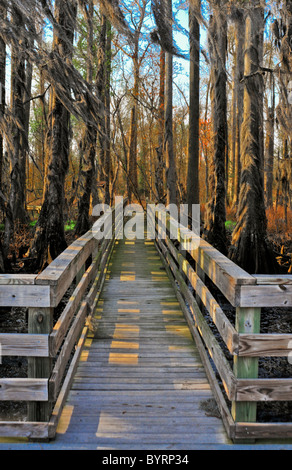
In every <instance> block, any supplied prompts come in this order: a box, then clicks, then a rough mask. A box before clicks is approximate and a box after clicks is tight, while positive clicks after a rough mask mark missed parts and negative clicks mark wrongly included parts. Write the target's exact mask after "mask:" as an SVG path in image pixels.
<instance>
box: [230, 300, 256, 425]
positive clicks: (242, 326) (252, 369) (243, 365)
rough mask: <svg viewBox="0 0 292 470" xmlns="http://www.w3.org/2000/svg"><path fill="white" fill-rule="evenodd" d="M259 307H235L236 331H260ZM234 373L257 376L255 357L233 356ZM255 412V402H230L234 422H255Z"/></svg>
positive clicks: (237, 375) (247, 376) (246, 376)
mask: <svg viewBox="0 0 292 470" xmlns="http://www.w3.org/2000/svg"><path fill="white" fill-rule="evenodd" d="M260 318H261V309H260V308H254V307H248V308H242V307H237V308H236V322H235V328H236V330H237V332H238V333H259V332H260ZM234 374H235V377H236V378H238V379H255V378H257V377H258V358H257V357H252V358H251V357H248V358H247V357H238V356H236V355H235V356H234ZM256 412H257V403H256V402H245V401H240V402H238V401H234V402H233V403H232V417H233V419H234V421H235V422H250V423H252V422H255V421H256Z"/></svg>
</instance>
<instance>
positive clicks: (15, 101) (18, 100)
mask: <svg viewBox="0 0 292 470" xmlns="http://www.w3.org/2000/svg"><path fill="white" fill-rule="evenodd" d="M12 21H13V23H14V25H15V26H16V27H19V28H22V27H23V22H24V19H23V17H22V13H21V12H20V10H19V9H18V8H17V7H16V6H14V7H13V9H12ZM25 59H26V57H25V54H24V52H23V51H22V50H21V49H20V48H19V49H16V48H15V47H14V48H13V49H12V54H11V114H12V122H11V142H10V146H9V155H10V162H11V174H10V178H11V189H10V197H9V202H10V206H11V209H12V213H13V219H14V222H20V223H25V222H26V221H27V214H26V201H25V182H26V156H27V148H28V135H27V132H26V130H27V131H28V125H27V124H26V122H25V119H26V118H28V116H27V113H26V110H25V106H24V99H25V97H26V96H27V95H26V91H25V84H26V69H25Z"/></svg>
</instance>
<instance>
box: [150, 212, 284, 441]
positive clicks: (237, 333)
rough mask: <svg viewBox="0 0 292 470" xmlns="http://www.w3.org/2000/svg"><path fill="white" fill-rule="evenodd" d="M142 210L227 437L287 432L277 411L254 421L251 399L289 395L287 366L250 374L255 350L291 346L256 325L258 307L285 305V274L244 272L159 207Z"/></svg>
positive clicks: (280, 352) (258, 354) (260, 353)
mask: <svg viewBox="0 0 292 470" xmlns="http://www.w3.org/2000/svg"><path fill="white" fill-rule="evenodd" d="M149 210H151V211H152V214H151V217H149V220H150V221H151V220H152V221H155V226H153V227H152V229H153V230H154V231H155V243H156V246H157V249H158V251H159V253H160V255H161V257H162V260H163V261H164V264H165V267H166V270H167V271H168V274H169V276H170V277H171V279H172V280H173V286H174V288H175V290H176V293H177V296H178V298H179V300H180V303H181V306H182V308H183V311H184V313H185V316H186V318H187V321H188V324H189V326H190V329H191V332H192V334H193V337H194V339H195V340H196V343H197V346H198V348H199V351H200V353H201V357H202V360H203V363H204V365H205V368H206V371H207V374H208V377H209V380H210V383H211V385H212V388H213V391H214V395H215V398H216V400H217V404H218V407H219V409H220V411H221V415H222V418H223V421H224V424H225V427H226V430H227V432H228V434H229V437H230V438H232V439H235V440H236V439H247V438H249V439H250V438H267V437H268V438H291V437H292V418H291V423H287V422H280V420H279V417H278V418H277V422H272V416H271V417H269V419H268V421H266V422H258V421H257V403H258V402H270V403H272V402H276V401H291V402H292V393H291V390H292V388H291V387H292V368H291V377H285V378H281V377H279V378H259V377H258V367H259V366H258V365H259V359H260V358H262V357H265V358H269V357H284V358H287V360H288V359H289V356H290V355H291V353H292V334H291V332H290V333H289V332H287V333H285V334H283V333H267V332H265V333H262V332H260V319H261V311H262V309H263V308H265V307H282V308H285V309H287V308H289V307H291V306H292V275H283V276H279V275H275V276H273V275H268V276H264V275H250V274H248V273H247V272H245V271H244V270H242V269H241V268H240V267H238V266H237V265H236V264H235V263H233V262H232V261H231V260H230V259H228V258H227V257H226V256H224V255H223V254H222V253H220V252H219V251H217V250H216V249H215V248H214V247H212V246H211V245H210V244H208V243H207V242H206V240H203V239H202V238H200V236H199V235H196V234H195V233H193V232H192V233H190V230H189V229H187V228H186V227H185V226H183V225H181V224H180V223H178V222H177V221H176V220H175V219H174V218H173V217H171V216H170V214H168V212H167V211H165V210H163V209H161V208H160V209H158V208H157V207H156V208H155V209H154V208H153V207H152V209H151V208H150V209H149ZM190 235H191V242H189V243H188V242H187V240H188V238H190ZM212 286H213V287H214V286H215V288H212ZM216 289H218V290H219V291H220V292H221V294H223V298H224V299H225V300H226V302H227V304H228V305H229V306H230V308H231V309H233V311H234V315H233V317H234V319H233V321H231V320H230V319H229V318H228V317H227V315H226V313H225V311H224V309H223V307H222V306H221V305H220V303H219V301H218V300H217V298H215V291H216ZM225 300H224V302H225ZM229 310H230V309H229ZM285 311H287V310H285ZM229 316H230V315H229ZM230 358H231V359H230ZM218 377H219V378H218ZM284 420H285V421H286V420H287V417H284Z"/></svg>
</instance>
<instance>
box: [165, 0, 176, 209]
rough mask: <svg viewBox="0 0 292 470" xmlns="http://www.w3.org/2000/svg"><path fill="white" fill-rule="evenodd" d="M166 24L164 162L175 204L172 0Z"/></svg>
mask: <svg viewBox="0 0 292 470" xmlns="http://www.w3.org/2000/svg"><path fill="white" fill-rule="evenodd" d="M165 6H166V11H165V14H166V22H167V23H166V24H167V43H168V46H169V47H168V50H167V52H166V57H165V134H164V148H165V163H166V190H167V195H166V203H167V205H168V204H176V202H177V199H176V189H177V188H176V167H175V154H174V147H173V109H172V108H173V89H172V83H173V51H172V50H171V49H172V47H173V33H172V23H173V19H172V0H166V2H165Z"/></svg>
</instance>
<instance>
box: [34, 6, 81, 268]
mask: <svg viewBox="0 0 292 470" xmlns="http://www.w3.org/2000/svg"><path fill="white" fill-rule="evenodd" d="M76 11H77V4H76V1H75V0H70V1H67V2H63V1H62V0H56V2H55V19H56V22H57V25H58V27H56V28H55V30H54V40H53V50H54V52H55V53H56V54H58V56H59V57H60V59H61V60H64V61H70V60H71V56H72V43H73V37H74V25H75V18H76ZM69 120H70V113H69V112H68V111H67V109H66V108H65V107H64V105H63V104H62V102H61V101H60V99H59V98H58V96H57V93H56V90H55V88H54V87H53V86H52V88H51V96H50V117H49V130H48V134H47V139H46V152H47V165H46V180H45V181H46V183H45V190H44V196H43V204H42V209H41V212H40V216H39V219H38V223H37V225H36V232H35V237H34V240H33V242H32V245H31V248H30V256H33V257H35V258H36V266H35V269H39V268H42V267H44V266H45V264H46V263H47V262H50V260H51V259H54V258H56V257H57V256H58V255H59V254H60V253H61V252H62V251H63V250H64V249H65V248H66V246H67V244H66V240H65V232H64V213H63V209H64V198H65V197H64V185H65V176H66V172H67V170H68V157H69Z"/></svg>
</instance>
